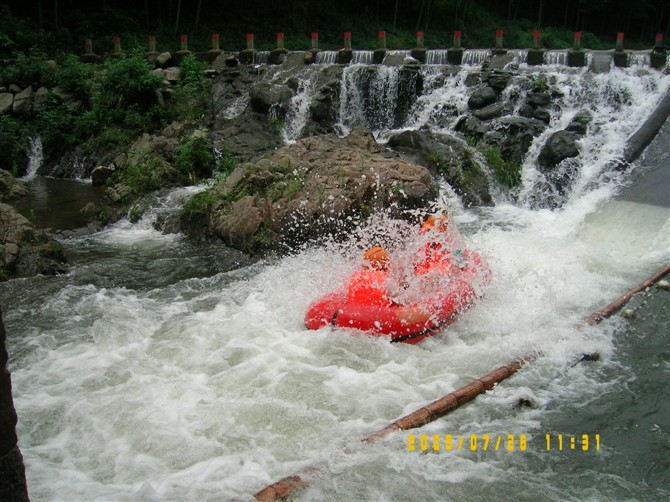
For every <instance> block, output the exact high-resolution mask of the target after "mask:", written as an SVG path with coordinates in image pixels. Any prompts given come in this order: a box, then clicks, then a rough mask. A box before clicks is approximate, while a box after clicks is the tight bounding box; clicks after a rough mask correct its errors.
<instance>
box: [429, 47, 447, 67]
mask: <svg viewBox="0 0 670 502" xmlns="http://www.w3.org/2000/svg"><path fill="white" fill-rule="evenodd" d="M448 52H449V51H447V50H446V49H431V50H427V51H426V64H441V65H446V64H449V60H448V59H447V55H448Z"/></svg>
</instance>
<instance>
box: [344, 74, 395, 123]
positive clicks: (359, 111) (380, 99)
mask: <svg viewBox="0 0 670 502" xmlns="http://www.w3.org/2000/svg"><path fill="white" fill-rule="evenodd" d="M399 72H400V70H399V68H398V67H397V66H383V65H379V66H361V65H354V66H348V67H346V68H345V70H344V73H343V75H342V83H341V88H340V110H339V112H340V122H339V128H340V131H341V132H342V134H348V132H349V131H351V129H352V128H353V127H356V126H362V127H366V128H368V129H370V130H372V131H377V132H378V131H380V130H381V129H384V128H387V127H389V125H392V124H394V122H395V120H394V110H395V107H396V103H397V100H398V75H399Z"/></svg>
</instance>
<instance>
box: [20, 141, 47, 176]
mask: <svg viewBox="0 0 670 502" xmlns="http://www.w3.org/2000/svg"><path fill="white" fill-rule="evenodd" d="M43 160H44V153H43V152H42V139H41V138H40V137H39V136H33V137H31V138H30V151H29V152H28V169H27V170H26V175H25V176H23V177H22V178H20V179H21V181H30V180H32V179H33V178H35V176H37V171H38V170H39V168H40V167H42V161H43Z"/></svg>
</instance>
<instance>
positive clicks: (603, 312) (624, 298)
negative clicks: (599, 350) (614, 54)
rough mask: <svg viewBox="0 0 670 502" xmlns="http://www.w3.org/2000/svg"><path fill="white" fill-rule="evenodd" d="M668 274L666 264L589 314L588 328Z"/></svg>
mask: <svg viewBox="0 0 670 502" xmlns="http://www.w3.org/2000/svg"><path fill="white" fill-rule="evenodd" d="M669 95H670V94H669ZM669 273H670V263H668V264H667V265H666V266H665V267H663V268H662V269H661V270H659V271H658V272H656V273H655V274H654V275H652V276H651V277H650V278H649V279H647V280H646V281H644V282H641V283H640V284H638V285H637V286H635V287H634V288H632V289H629V290H628V291H626V292H625V293H624V294H623V295H621V296H620V297H619V298H617V299H616V300H614V301H613V302H612V303H610V304H609V305H607V306H606V307H604V308H603V309H601V310H599V311H597V312H594V313H593V314H591V315H590V316H589V317H588V318H587V319H586V324H588V325H589V326H593V325H595V324H598V323H600V322H601V321H602V320H603V319H607V318H608V317H610V316H612V314H614V313H615V312H617V311H618V310H619V309H620V308H621V307H623V306H624V305H626V304H627V303H628V302H629V301H630V300H631V298H632V297H633V295H636V294H637V293H640V292H641V291H644V290H645V289H647V288H649V287H651V286H653V285H654V284H656V283H657V282H658V281H660V280H661V279H663V277H665V276H666V275H668V274H669Z"/></svg>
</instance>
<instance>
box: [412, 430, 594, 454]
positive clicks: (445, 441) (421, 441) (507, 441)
mask: <svg viewBox="0 0 670 502" xmlns="http://www.w3.org/2000/svg"><path fill="white" fill-rule="evenodd" d="M537 437H538V438H539V437H541V436H537ZM544 439H545V440H544V444H543V445H542V446H541V447H538V448H537V449H540V450H541V449H544V450H545V451H569V450H577V451H600V446H601V445H600V434H576V435H568V434H545V436H544ZM529 442H530V439H529V437H528V435H526V434H469V435H468V434H461V435H452V434H444V435H442V434H432V435H428V434H419V435H415V434H408V435H407V451H430V450H432V451H526V450H527V449H528V448H529ZM536 442H537V444H538V445H539V444H540V440H537V441H536Z"/></svg>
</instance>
